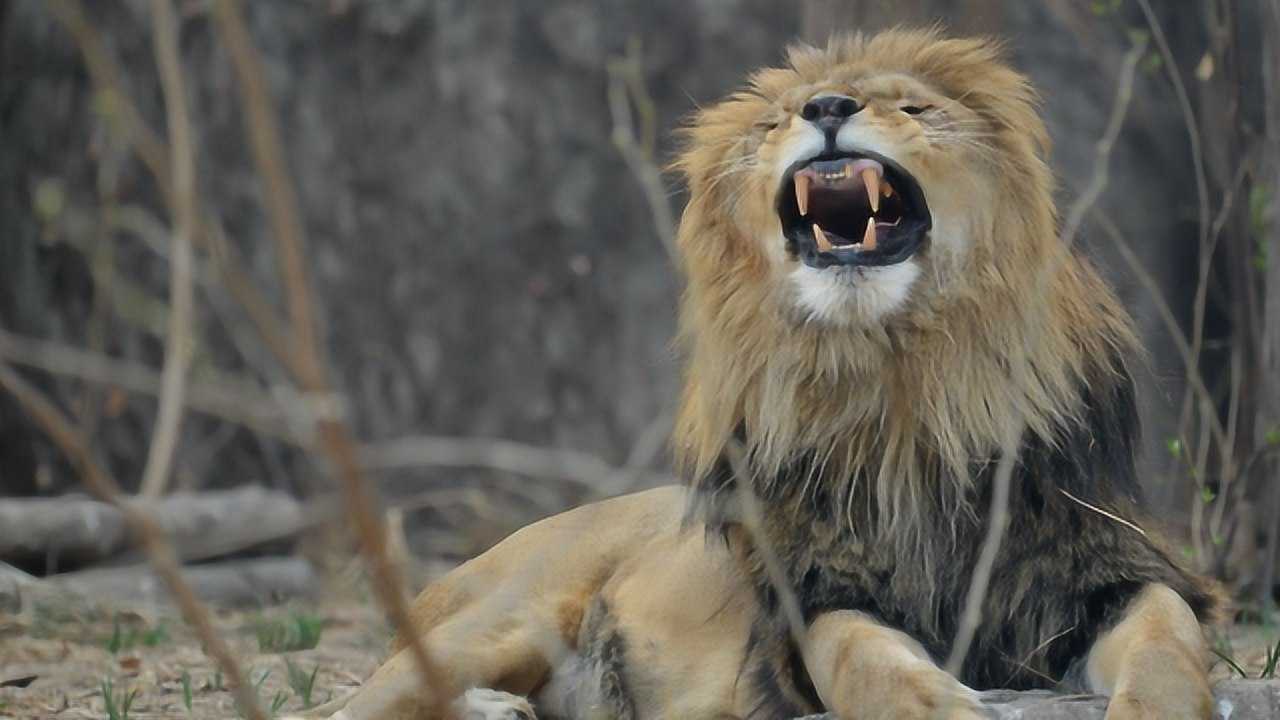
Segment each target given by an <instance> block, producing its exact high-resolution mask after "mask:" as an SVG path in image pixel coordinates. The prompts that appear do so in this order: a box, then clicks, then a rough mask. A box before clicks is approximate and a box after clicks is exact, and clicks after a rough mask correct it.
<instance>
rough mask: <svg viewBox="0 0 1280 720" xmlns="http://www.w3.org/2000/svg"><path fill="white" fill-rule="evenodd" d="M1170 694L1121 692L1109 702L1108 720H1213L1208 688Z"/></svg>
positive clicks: (1186, 689)
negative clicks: (1211, 719)
mask: <svg viewBox="0 0 1280 720" xmlns="http://www.w3.org/2000/svg"><path fill="white" fill-rule="evenodd" d="M1179 690H1180V691H1175V692H1171V693H1158V692H1145V693H1144V692H1141V691H1134V692H1119V693H1116V694H1115V696H1113V697H1112V698H1111V702H1109V703H1107V717H1106V720H1210V718H1212V717H1213V695H1212V694H1210V693H1209V691H1208V688H1205V689H1204V690H1203V691H1191V692H1188V690H1190V689H1189V688H1180V689H1179Z"/></svg>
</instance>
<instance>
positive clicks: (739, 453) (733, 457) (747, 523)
mask: <svg viewBox="0 0 1280 720" xmlns="http://www.w3.org/2000/svg"><path fill="white" fill-rule="evenodd" d="M724 454H725V457H726V458H728V460H729V468H730V469H731V470H732V471H733V475H734V479H735V481H736V482H735V483H734V486H735V488H736V489H737V495H736V499H737V501H738V510H739V514H740V517H739V518H738V519H739V520H740V521H741V522H742V527H743V529H745V530H746V531H747V534H748V535H749V536H750V538H751V543H752V546H753V547H754V548H755V549H756V552H758V553H760V559H761V560H762V561H763V564H764V571H765V575H766V576H768V578H769V584H771V585H772V586H773V589H774V592H775V593H777V596H778V605H779V607H780V608H781V609H782V618H783V619H784V620H786V622H787V630H788V631H789V632H790V634H791V641H792V642H793V643H795V646H796V647H797V648H803V647H804V646H805V637H806V636H807V635H808V627H807V626H806V625H805V622H804V611H803V609H802V608H801V606H800V598H799V597H797V596H796V591H795V588H793V587H792V586H791V581H790V580H788V579H787V571H786V570H785V569H784V568H783V567H782V560H781V559H779V558H778V554H777V553H776V552H774V550H773V545H772V543H771V542H770V541H769V537H768V534H767V533H766V532H765V529H764V510H763V509H762V508H761V507H760V500H759V498H757V497H756V493H755V489H754V488H755V485H754V484H753V483H752V482H751V477H752V473H751V469H750V467H749V466H748V465H749V463H748V461H747V458H746V452H745V450H744V449H743V447H742V444H741V443H739V442H738V441H737V440H730V441H729V444H728V445H726V446H725V449H724Z"/></svg>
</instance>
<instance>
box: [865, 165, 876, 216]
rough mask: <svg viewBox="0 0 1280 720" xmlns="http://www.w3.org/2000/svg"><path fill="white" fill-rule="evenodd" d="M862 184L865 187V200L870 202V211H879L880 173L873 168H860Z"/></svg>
mask: <svg viewBox="0 0 1280 720" xmlns="http://www.w3.org/2000/svg"><path fill="white" fill-rule="evenodd" d="M862 184H863V185H866V187H867V200H868V202H870V203H871V212H879V211H880V174H879V173H877V172H876V171H875V168H869V167H867V168H863V169H862Z"/></svg>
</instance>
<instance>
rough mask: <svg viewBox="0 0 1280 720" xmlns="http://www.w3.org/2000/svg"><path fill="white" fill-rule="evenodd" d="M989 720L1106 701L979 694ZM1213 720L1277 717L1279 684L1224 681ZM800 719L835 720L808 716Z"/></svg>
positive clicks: (1090, 715) (1096, 719)
mask: <svg viewBox="0 0 1280 720" xmlns="http://www.w3.org/2000/svg"><path fill="white" fill-rule="evenodd" d="M981 698H982V705H983V709H984V710H986V713H987V717H988V718H990V720H1103V717H1104V716H1105V715H1106V712H1107V699H1106V698H1105V697H1100V696H1097V695H1061V694H1058V693H1052V692H1047V691H1032V692H1014V691H1012V690H990V691H987V692H984V693H981ZM1214 698H1215V699H1216V702H1215V704H1214V705H1215V707H1214V720H1270V719H1271V718H1278V717H1280V681H1277V680H1223V681H1222V682H1220V683H1218V684H1217V685H1216V686H1215V687H1214ZM800 720H837V718H836V716H835V715H831V714H825V715H810V716H808V717H806V718H801V719H800Z"/></svg>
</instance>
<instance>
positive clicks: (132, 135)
mask: <svg viewBox="0 0 1280 720" xmlns="http://www.w3.org/2000/svg"><path fill="white" fill-rule="evenodd" d="M48 7H49V9H50V10H51V11H52V12H53V15H54V17H55V18H57V20H58V21H59V22H60V23H62V25H63V27H65V28H66V29H67V31H68V32H70V33H71V36H72V38H73V39H74V40H75V42H76V45H77V46H78V47H79V48H80V54H81V55H82V56H83V57H84V64H85V67H86V68H88V70H89V76H90V78H91V79H92V80H93V84H94V86H95V87H97V89H98V92H99V94H100V96H101V97H103V98H105V100H106V106H107V109H106V115H107V117H108V119H109V120H110V121H112V122H114V123H116V127H117V132H119V133H120V134H121V135H122V136H123V137H124V139H125V141H126V142H127V143H129V144H130V145H132V146H133V147H134V149H135V150H136V151H137V153H138V157H140V158H141V159H142V162H143V164H144V165H146V166H147V169H148V170H150V171H151V173H152V174H153V175H155V178H156V182H157V184H158V185H159V186H160V188H161V190H162V191H163V192H165V193H168V192H169V186H170V183H169V167H170V166H169V157H168V149H167V148H166V147H165V144H164V142H163V140H161V138H160V136H159V134H157V133H156V132H155V131H154V130H152V129H151V128H150V127H149V126H148V125H147V123H146V121H145V120H144V119H143V117H142V113H140V112H139V111H138V107H137V105H135V104H134V103H133V102H131V101H130V100H129V95H128V93H126V92H125V90H124V83H123V82H122V80H121V78H122V76H123V72H122V71H121V69H120V64H119V63H117V62H116V60H115V58H114V57H112V56H111V53H109V52H108V51H107V48H106V44H105V43H103V42H102V37H101V36H100V35H99V34H98V32H97V30H95V29H94V28H93V25H92V24H91V23H90V22H89V19H88V17H87V16H86V15H85V12H84V7H83V6H82V5H81V4H80V2H79V0H49V5H48Z"/></svg>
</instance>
